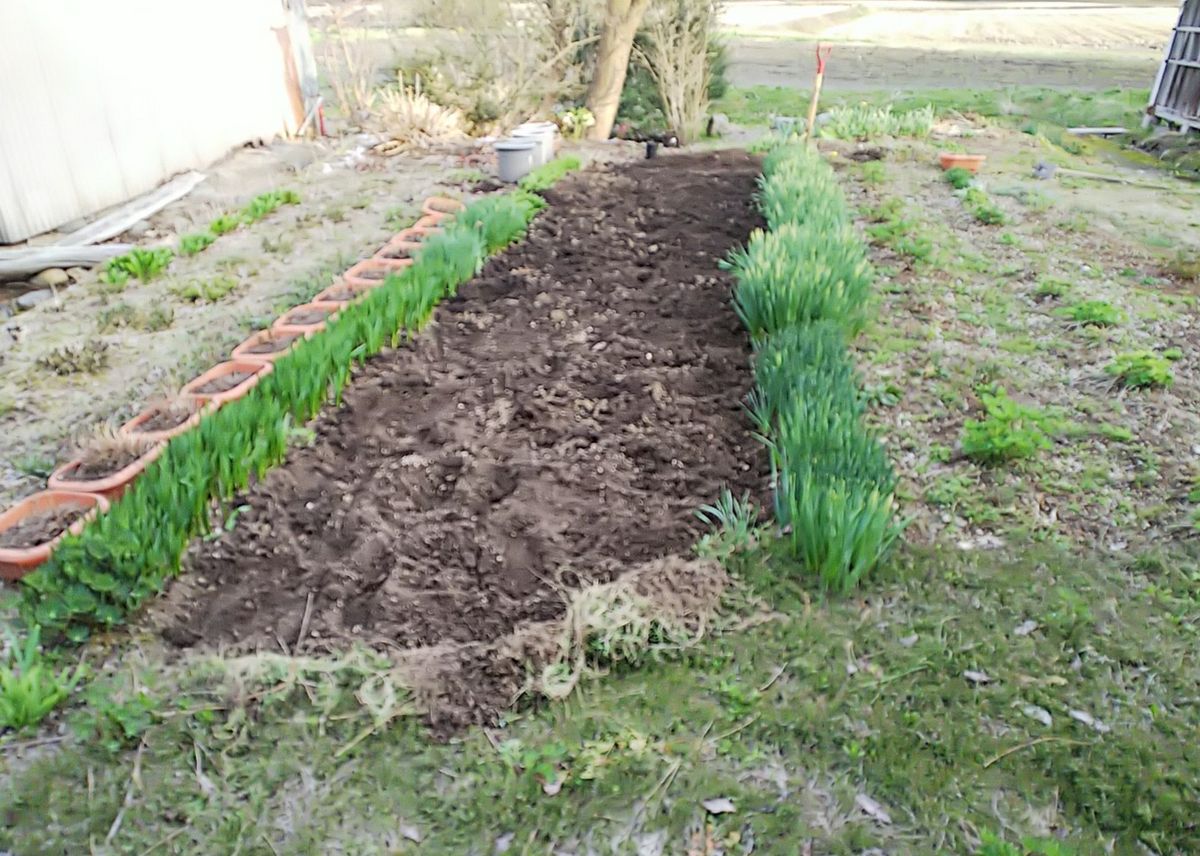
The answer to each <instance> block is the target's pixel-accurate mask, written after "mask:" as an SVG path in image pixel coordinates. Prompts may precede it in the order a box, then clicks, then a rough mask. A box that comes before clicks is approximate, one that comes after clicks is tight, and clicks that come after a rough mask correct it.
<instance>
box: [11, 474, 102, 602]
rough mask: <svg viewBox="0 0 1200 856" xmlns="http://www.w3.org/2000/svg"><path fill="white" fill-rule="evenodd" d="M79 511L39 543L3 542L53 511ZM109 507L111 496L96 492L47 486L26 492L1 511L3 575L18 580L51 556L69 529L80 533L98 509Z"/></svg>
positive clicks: (74, 532)
mask: <svg viewBox="0 0 1200 856" xmlns="http://www.w3.org/2000/svg"><path fill="white" fill-rule="evenodd" d="M56 511H61V512H63V513H71V512H76V513H79V514H81V515H82V516H80V517H78V518H77V519H76V520H74V521H72V522H71V523H70V524H69V525H67V526H64V527H63V529H62V530H60V531H59V533H58V534H57V535H54V536H51V537H49V538H41V537H38V538H35V539H33V540H36V541H37V542H39V543H20V544H13V545H12V546H2V545H3V544H4V543H5V539H4V536H5V534H6V533H7V534H8V535H9V536H10V537H11V536H12V535H13V534H14V531H15V530H17V528H18V527H19V526H21V525H22V524H26V525H28V524H30V523H32V522H34V521H35V520H36V519H37V518H38V517H40V516H41V515H45V514H52V513H54V512H56ZM104 511H108V500H106V499H105V498H104V497H102V496H99V495H97V494H94V493H74V492H71V491H65V490H44V491H42V492H41V493H35V494H34V495H33V496H27V497H25V498H24V499H23V500H21V501H20V502H18V503H17V504H16V505H14V506H13V507H12V508H10V509H8V511H5V512H4V513H3V514H0V579H3V580H9V581H10V582H15V581H16V580H19V579H21V577H23V576H25V575H26V574H28V573H29V572H30V571H32V570H33V569H34V568H36V567H37V566H38V565H40V564H42V562H44V561H46V560H47V559H49V558H50V554H51V553H52V552H54V548H55V547H56V546H57V545H58V542H59V541H61V540H62V538H63V536H64V535H66V534H67V533H68V532H70V533H71V534H72V535H78V534H79V533H80V532H82V531H83V527H84V526H86V525H87V522H88V521H89V520H91V519H92V518H93V517H95V516H96V514H97V513H100V512H104Z"/></svg>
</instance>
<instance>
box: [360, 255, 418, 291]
mask: <svg viewBox="0 0 1200 856" xmlns="http://www.w3.org/2000/svg"><path fill="white" fill-rule="evenodd" d="M412 263H413V260H412V259H380V258H370V259H363V260H362V261H361V262H359V263H358V264H356V265H354V267H352V268H350V269H349V270H348V271H346V272H345V273H344V274H342V281H343V282H345V283H346V285H348V286H350V287H351V288H378V287H379V286H381V285H383V283H384V280H386V279H387V276H388V274H392V273H400V271H402V270H404V269H405V268H406V267H408V266H409V265H411V264H412ZM372 274H374V276H372Z"/></svg>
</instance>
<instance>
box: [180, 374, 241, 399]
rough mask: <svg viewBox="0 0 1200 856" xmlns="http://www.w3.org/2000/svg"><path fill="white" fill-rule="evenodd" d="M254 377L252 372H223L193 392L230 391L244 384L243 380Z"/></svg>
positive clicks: (213, 392)
mask: <svg viewBox="0 0 1200 856" xmlns="http://www.w3.org/2000/svg"><path fill="white" fill-rule="evenodd" d="M252 377H254V375H253V374H252V373H250V372H230V373H229V374H223V375H221V376H220V377H215V378H213V379H212V380H210V381H209V382H208V383H206V384H204V385H203V386H198V387H196V388H195V389H194V390H192V391H193V392H197V393H199V394H200V395H215V394H216V393H218V392H229V390H231V389H233V388H234V387H236V386H238V385H240V384H242V383H243V382H245V381H247V380H249V379H250V378H252Z"/></svg>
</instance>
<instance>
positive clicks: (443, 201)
mask: <svg viewBox="0 0 1200 856" xmlns="http://www.w3.org/2000/svg"><path fill="white" fill-rule="evenodd" d="M466 207H467V206H466V205H465V204H464V203H462V202H459V201H458V200H457V199H451V198H450V197H448V196H430V197H429V198H428V199H426V200H425V202H424V203H423V204H422V205H421V213H422V214H433V215H436V214H457V213H458V212H459V211H463V210H465V209H466Z"/></svg>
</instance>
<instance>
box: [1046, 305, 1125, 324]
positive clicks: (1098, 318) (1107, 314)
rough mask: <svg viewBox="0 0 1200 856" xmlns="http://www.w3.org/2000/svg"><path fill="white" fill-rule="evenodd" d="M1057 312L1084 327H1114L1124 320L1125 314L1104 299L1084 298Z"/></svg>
mask: <svg viewBox="0 0 1200 856" xmlns="http://www.w3.org/2000/svg"><path fill="white" fill-rule="evenodd" d="M1058 314H1060V315H1062V316H1063V317H1064V318H1067V319H1069V320H1071V321H1074V322H1075V323H1076V324H1079V325H1081V326H1084V327H1114V326H1116V325H1117V324H1120V323H1121V322H1122V321H1124V320H1125V314H1124V313H1123V312H1122V311H1121V310H1120V309H1118V308H1117V307H1115V306H1113V305H1112V304H1111V303H1109V302H1107V301H1105V300H1085V301H1083V302H1082V303H1076V304H1075V305H1073V306H1067V307H1064V308H1063V309H1060V310H1059V312H1058Z"/></svg>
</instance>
